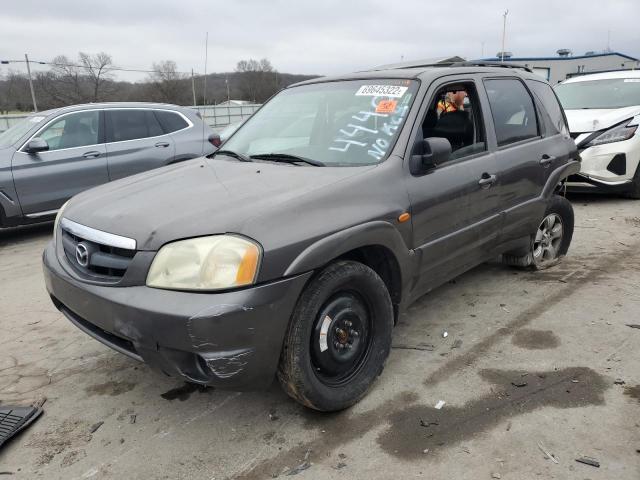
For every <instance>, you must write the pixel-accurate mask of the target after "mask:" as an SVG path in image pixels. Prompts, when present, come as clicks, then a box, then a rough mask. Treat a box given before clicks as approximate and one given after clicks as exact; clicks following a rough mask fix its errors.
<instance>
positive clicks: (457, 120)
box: [422, 82, 487, 160]
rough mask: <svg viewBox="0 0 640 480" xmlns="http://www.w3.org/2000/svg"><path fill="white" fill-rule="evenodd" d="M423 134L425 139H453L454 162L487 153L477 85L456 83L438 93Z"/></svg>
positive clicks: (430, 106)
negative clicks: (479, 153) (476, 154)
mask: <svg viewBox="0 0 640 480" xmlns="http://www.w3.org/2000/svg"><path fill="white" fill-rule="evenodd" d="M422 134H423V137H424V138H429V137H441V138H446V139H447V140H449V143H450V144H451V157H450V158H451V159H452V160H453V159H458V158H462V157H466V156H468V155H473V154H475V153H478V152H483V151H485V150H486V149H487V146H486V142H485V134H484V127H483V122H482V114H481V110H480V101H479V99H478V95H477V93H476V89H475V87H474V85H473V83H471V82H461V83H455V84H450V85H447V86H445V87H443V88H441V89H440V90H438V92H437V93H436V95H435V96H434V98H433V99H432V100H431V103H430V104H429V108H428V110H427V113H426V114H425V118H424V121H423V123H422Z"/></svg>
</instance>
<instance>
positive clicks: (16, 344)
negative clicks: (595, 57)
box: [0, 196, 640, 480]
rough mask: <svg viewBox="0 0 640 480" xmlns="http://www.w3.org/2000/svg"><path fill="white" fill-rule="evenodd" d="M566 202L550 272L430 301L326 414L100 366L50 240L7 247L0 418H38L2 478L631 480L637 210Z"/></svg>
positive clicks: (610, 201)
mask: <svg viewBox="0 0 640 480" xmlns="http://www.w3.org/2000/svg"><path fill="white" fill-rule="evenodd" d="M572 200H573V201H574V207H575V209H576V229H575V235H574V241H573V244H572V246H571V248H570V250H569V255H568V256H567V257H566V258H565V259H564V261H563V262H562V263H561V264H560V265H558V266H556V267H554V268H551V269H548V270H546V271H542V272H528V271H527V272H523V271H517V270H513V269H510V268H506V267H503V266H501V265H500V264H498V263H489V264H485V265H482V266H480V267H478V268H476V269H474V270H473V271H471V272H468V273H466V274H464V275H463V276H461V277H459V278H457V279H456V280H454V281H452V282H449V283H448V284H446V285H444V286H442V287H441V288H439V289H437V290H435V291H433V292H431V293H430V294H428V295H426V296H425V297H423V298H422V299H420V300H419V301H418V302H417V303H416V304H414V305H413V306H412V307H411V308H410V309H409V311H408V312H407V313H406V314H404V315H403V316H402V318H401V320H400V323H399V325H398V326H397V328H396V331H395V333H394V348H393V350H392V353H391V356H390V358H389V360H388V362H387V366H386V368H385V371H384V372H383V374H382V376H381V377H380V379H379V381H378V382H377V383H376V384H375V386H374V388H373V389H372V390H371V392H370V393H369V395H368V396H367V397H366V398H365V399H364V400H363V401H362V402H360V403H359V404H358V405H356V406H355V407H353V408H351V409H350V410H348V411H345V412H342V413H339V414H330V415H327V414H318V413H315V412H311V411H309V410H306V409H305V408H303V407H301V406H299V405H297V404H296V403H294V402H293V401H291V400H289V399H288V397H286V396H285V395H284V394H283V393H282V392H281V391H280V389H279V387H278V385H277V384H276V383H274V384H273V385H272V387H271V388H270V389H269V390H268V391H266V392H250V393H247V392H245V393H238V392H227V391H218V390H214V389H205V390H203V389H199V388H195V387H192V386H190V385H187V384H184V383H183V382H181V381H180V380H179V379H175V378H168V377H165V376H162V375H161V374H158V373H156V372H153V371H151V370H149V369H148V368H147V367H146V366H145V365H143V364H139V363H137V362H135V361H134V360H131V359H129V358H127V357H124V356H123V355H120V354H118V353H116V352H113V351H111V350H109V349H108V348H106V347H104V346H102V345H101V344H100V343H98V342H97V341H95V340H93V339H91V338H89V337H88V336H86V335H85V334H84V333H82V332H80V331H79V330H78V329H76V328H75V327H74V326H72V325H71V324H70V323H69V322H68V321H67V320H66V319H65V318H64V317H63V316H62V315H61V314H59V313H58V312H57V310H56V309H55V308H54V307H53V305H52V304H51V302H50V300H49V298H48V296H47V294H46V291H45V288H44V283H43V279H42V273H41V259H40V255H41V252H42V250H43V248H44V246H45V244H46V242H48V241H49V237H50V235H51V225H44V226H37V227H29V228H21V229H15V230H7V231H2V232H0V304H1V305H2V313H1V314H0V332H2V333H1V334H0V404H4V405H8V404H29V403H31V402H33V401H37V400H38V399H40V400H41V401H42V400H44V399H45V398H46V403H45V404H44V410H45V413H44V415H43V416H42V417H41V418H40V419H39V420H37V422H35V423H34V424H33V425H31V426H30V427H29V428H28V429H27V430H26V431H25V432H23V433H22V434H20V436H18V437H16V438H15V439H14V440H13V441H11V443H9V444H7V445H6V446H5V447H3V449H2V450H1V451H0V474H4V475H7V477H6V478H15V479H22V478H25V479H31V478H47V479H56V478H64V479H72V478H78V479H80V478H96V479H98V478H100V479H102V478H171V479H174V478H189V479H226V478H242V479H261V478H272V477H274V476H279V475H287V474H288V475H295V476H297V477H298V478H311V479H338V478H367V479H388V478H403V479H406V478H414V477H416V478H420V477H424V478H429V479H467V478H468V479H474V480H475V479H485V478H486V479H492V478H503V479H517V480H523V479H540V478H544V479H547V478H557V479H580V480H583V479H587V478H588V479H592V480H595V479H607V480H610V479H619V480H623V479H629V480H637V479H638V478H640V356H639V355H638V351H639V350H640V329H635V328H631V327H629V326H628V324H640V268H639V267H640V202H634V201H631V200H625V199H616V198H606V197H583V196H581V197H573V199H572ZM444 332H447V333H448V335H447V336H446V337H443V333H444ZM440 400H442V401H444V402H445V404H444V406H443V407H442V408H441V409H435V408H434V406H435V405H436V404H437V403H438V402H439V401H440ZM545 452H547V453H545ZM582 456H588V457H593V458H595V459H597V460H598V461H599V462H600V467H599V468H596V467H594V466H590V465H586V464H583V463H578V462H576V459H577V458H580V457H582Z"/></svg>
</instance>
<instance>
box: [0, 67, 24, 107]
mask: <svg viewBox="0 0 640 480" xmlns="http://www.w3.org/2000/svg"><path fill="white" fill-rule="evenodd" d="M0 80H1V82H0V113H9V110H13V109H18V110H20V109H22V108H23V107H26V106H28V104H27V103H26V101H27V98H26V95H25V93H26V91H27V90H26V89H27V88H28V84H27V79H26V77H25V76H24V75H21V74H19V73H17V72H14V71H11V70H10V71H9V72H7V74H6V75H4V78H0Z"/></svg>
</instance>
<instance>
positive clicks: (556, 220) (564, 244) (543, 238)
mask: <svg viewBox="0 0 640 480" xmlns="http://www.w3.org/2000/svg"><path fill="white" fill-rule="evenodd" d="M573 224H574V217H573V207H572V206H571V202H569V200H567V199H566V198H564V197H561V196H560V195H553V196H552V197H551V200H550V202H549V205H548V206H547V210H546V211H545V213H544V217H543V218H542V221H541V222H540V224H539V226H538V229H537V230H536V232H535V233H534V234H533V235H532V236H531V245H530V247H529V251H528V252H527V253H526V254H525V255H511V254H509V253H505V254H504V255H502V261H503V263H506V264H507V265H510V266H513V267H520V268H533V269H534V270H544V269H545V268H549V267H552V266H554V265H556V264H558V262H560V260H561V259H562V257H564V256H565V255H566V254H567V251H568V250H569V245H570V244H571V238H572V237H573Z"/></svg>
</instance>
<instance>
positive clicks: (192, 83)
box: [191, 68, 197, 107]
mask: <svg viewBox="0 0 640 480" xmlns="http://www.w3.org/2000/svg"><path fill="white" fill-rule="evenodd" d="M191 92H192V93H193V106H194V107H195V106H196V105H197V102H196V81H195V79H194V78H193V68H192V69H191Z"/></svg>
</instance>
